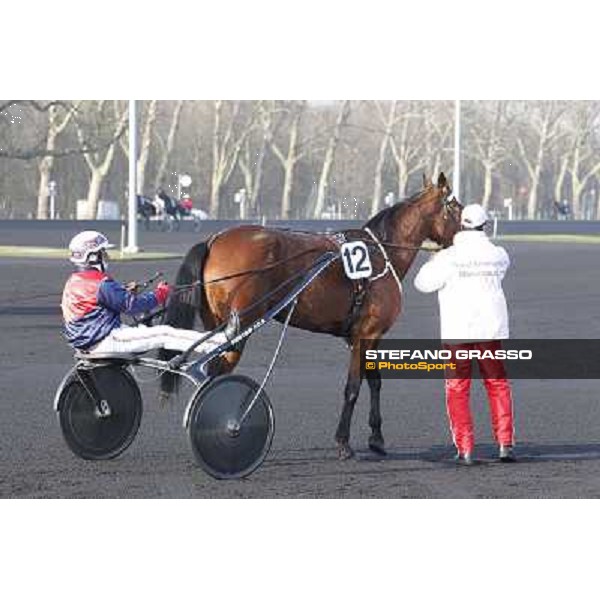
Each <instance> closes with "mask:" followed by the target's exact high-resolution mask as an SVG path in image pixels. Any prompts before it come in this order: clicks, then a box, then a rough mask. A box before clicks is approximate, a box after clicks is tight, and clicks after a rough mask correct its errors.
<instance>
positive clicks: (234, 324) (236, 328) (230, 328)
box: [223, 310, 240, 349]
mask: <svg viewBox="0 0 600 600" xmlns="http://www.w3.org/2000/svg"><path fill="white" fill-rule="evenodd" d="M223 333H224V334H225V337H226V338H227V339H228V340H229V341H231V340H233V339H234V338H236V337H237V336H238V335H239V334H240V317H239V315H238V314H237V311H235V310H233V311H231V313H230V314H229V318H228V319H227V326H226V327H225V329H224V330H223ZM234 348H235V349H237V344H235V345H234Z"/></svg>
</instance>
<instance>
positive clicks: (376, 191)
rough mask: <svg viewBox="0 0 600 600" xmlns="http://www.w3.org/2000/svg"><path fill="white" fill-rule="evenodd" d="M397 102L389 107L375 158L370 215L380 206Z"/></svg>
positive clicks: (376, 211)
mask: <svg viewBox="0 0 600 600" xmlns="http://www.w3.org/2000/svg"><path fill="white" fill-rule="evenodd" d="M397 106H398V101H397V100H394V101H393V102H392V105H391V106H390V112H389V114H388V118H387V121H386V124H385V131H384V134H383V138H382V139H381V144H380V145H379V157H378V158H377V164H376V165H375V181H374V185H373V198H372V200H371V215H374V214H376V213H378V212H379V207H380V206H381V196H382V195H383V194H382V190H381V188H382V185H383V182H382V180H383V167H384V165H385V157H386V154H387V148H388V144H389V143H390V135H391V134H392V126H393V125H394V121H395V119H396V108H397Z"/></svg>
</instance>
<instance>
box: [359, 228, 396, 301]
mask: <svg viewBox="0 0 600 600" xmlns="http://www.w3.org/2000/svg"><path fill="white" fill-rule="evenodd" d="M364 229H365V231H366V232H367V233H368V234H369V235H370V236H371V238H372V240H373V241H374V242H375V244H377V247H378V248H379V251H380V252H381V255H382V256H383V259H384V260H385V269H384V270H383V271H382V272H381V273H379V275H375V276H374V277H371V278H370V279H369V281H377V280H378V279H380V278H381V277H385V276H386V275H387V274H388V272H391V273H392V276H393V277H394V279H395V280H396V283H397V284H398V291H399V292H400V295H402V281H401V280H400V277H399V276H398V273H397V271H396V269H394V265H393V264H392V261H391V260H390V258H389V256H388V253H387V252H386V251H385V248H384V247H383V244H382V243H381V242H380V241H379V239H378V238H377V236H376V235H375V234H374V233H373V232H372V231H371V229H370V228H369V227H365V228H364Z"/></svg>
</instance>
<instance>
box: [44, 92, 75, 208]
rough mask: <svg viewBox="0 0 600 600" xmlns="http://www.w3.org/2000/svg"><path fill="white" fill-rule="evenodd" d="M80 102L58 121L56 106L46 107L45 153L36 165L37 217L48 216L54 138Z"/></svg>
mask: <svg viewBox="0 0 600 600" xmlns="http://www.w3.org/2000/svg"><path fill="white" fill-rule="evenodd" d="M80 104H81V102H76V103H75V104H73V105H72V106H71V108H70V109H69V111H68V112H67V114H66V115H65V116H64V118H63V120H62V121H61V122H60V123H57V122H56V119H57V116H58V106H51V107H50V108H49V109H48V133H47V137H46V152H47V155H46V156H44V157H43V158H42V159H41V160H40V162H39V165H38V171H39V174H40V182H39V186H38V200H37V218H38V219H47V218H48V217H49V210H48V209H49V207H48V184H49V183H50V178H51V175H52V168H53V167H54V156H53V153H54V151H55V150H56V139H57V138H58V136H59V135H60V134H61V133H62V131H63V130H64V129H65V127H66V126H67V125H68V123H69V121H70V120H71V118H72V117H73V115H74V114H75V112H76V110H77V108H78V107H79V105H80Z"/></svg>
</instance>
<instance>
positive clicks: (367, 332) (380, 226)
mask: <svg viewBox="0 0 600 600" xmlns="http://www.w3.org/2000/svg"><path fill="white" fill-rule="evenodd" d="M423 179H424V181H423V185H424V188H423V190H421V191H420V192H418V193H417V194H415V195H414V196H413V197H411V198H410V199H408V200H407V201H405V202H402V203H400V204H396V205H394V206H391V207H389V208H386V209H384V210H382V211H381V212H379V213H378V214H377V215H375V216H374V217H373V218H372V219H371V220H370V221H368V222H367V223H366V224H365V225H364V226H363V228H362V229H359V230H348V231H344V232H339V233H338V234H331V235H325V234H313V233H305V232H300V231H289V230H283V229H269V228H265V227H260V226H254V225H245V226H240V227H234V228H232V229H229V230H226V231H223V232H221V233H218V234H216V235H214V236H212V237H211V238H210V239H208V240H207V241H205V242H201V243H199V244H196V245H195V246H193V247H192V248H191V249H190V251H189V252H188V253H187V255H186V257H185V259H184V261H183V264H182V265H181V267H180V269H179V272H178V274H177V279H176V283H177V284H179V285H189V284H192V283H193V282H199V281H201V282H202V286H201V287H196V288H195V293H193V294H190V293H186V294H175V295H174V296H173V297H172V299H171V301H170V303H169V305H168V307H167V313H166V322H167V323H168V324H170V325H173V326H175V327H185V328H191V327H192V326H193V323H194V317H195V315H196V313H198V314H199V316H200V318H201V320H202V323H203V324H204V327H205V328H206V329H213V328H214V327H216V326H218V325H219V324H221V323H223V322H224V321H226V320H227V318H228V316H229V314H230V312H231V311H234V310H235V311H238V312H243V311H244V309H245V308H247V307H250V306H251V305H252V304H254V303H258V305H257V306H255V307H254V308H252V310H251V311H250V312H249V313H247V314H244V315H243V318H242V326H244V324H249V323H251V322H252V321H254V320H255V319H257V318H260V317H261V316H262V315H263V314H264V312H265V311H266V310H267V309H268V308H269V307H270V306H272V305H273V304H274V303H275V302H277V301H278V300H279V299H281V298H282V297H283V295H284V294H285V291H282V293H281V294H278V295H275V296H270V297H269V298H268V299H265V300H264V301H263V302H261V301H260V299H261V298H262V297H264V296H265V294H267V293H269V292H270V291H271V292H272V291H273V290H274V289H276V288H277V286H279V285H281V283H282V282H284V281H285V280H286V279H289V278H290V277H292V276H294V275H295V274H297V273H298V272H300V271H302V270H303V269H306V268H307V267H308V266H310V265H311V264H312V263H313V262H314V261H315V259H316V258H318V257H319V256H321V255H322V254H323V253H324V252H327V251H332V250H333V251H339V244H340V241H341V240H340V236H341V235H343V237H344V238H345V239H346V240H357V239H358V240H363V241H364V242H365V243H367V244H369V246H368V247H369V248H370V252H369V254H370V257H371V262H372V264H373V276H372V277H371V278H370V280H362V281H363V283H362V284H357V283H356V282H353V281H351V280H349V279H348V278H347V277H346V275H345V273H344V269H343V266H342V265H341V264H340V262H339V261H338V262H336V263H333V264H332V265H331V266H330V267H329V268H328V269H327V270H325V271H324V272H323V273H322V274H321V275H320V276H319V277H318V278H317V279H316V280H315V281H314V282H313V283H312V284H311V285H310V287H309V288H307V289H306V290H305V291H304V292H303V293H302V294H301V295H300V296H299V298H298V304H297V306H296V309H295V311H294V313H293V315H292V317H291V321H290V324H291V325H292V326H294V327H298V328H300V329H306V330H308V331H314V332H319V333H329V334H331V335H334V336H337V337H340V338H344V339H345V340H346V341H347V343H348V345H349V347H350V349H351V357H350V364H349V368H348V376H347V381H346V388H345V393H344V403H343V408H342V412H341V416H340V420H339V424H338V427H337V431H336V434H335V440H336V442H337V447H338V455H339V457H340V458H341V459H346V458H349V457H351V456H352V455H353V451H352V448H351V447H350V444H349V440H350V424H351V420H352V413H353V410H354V405H355V403H356V400H357V398H358V394H359V391H360V386H361V383H362V380H363V378H364V375H365V373H364V372H363V371H362V369H361V353H360V340H364V342H363V349H375V348H377V347H378V344H379V340H380V339H381V337H382V336H383V335H384V334H385V333H386V332H387V331H388V330H389V329H390V327H391V326H392V325H393V323H394V321H395V320H396V319H397V317H398V316H399V315H400V312H401V309H402V289H401V283H400V282H401V280H402V279H403V278H404V276H405V275H406V273H407V271H408V269H409V267H410V266H411V264H412V262H413V261H414V259H415V256H416V255H417V252H418V251H419V249H420V248H421V244H422V243H423V241H425V240H426V239H431V240H433V241H434V242H437V243H438V244H440V245H441V246H443V247H447V246H449V245H450V244H451V243H452V238H453V237H454V234H455V233H456V232H457V231H458V230H459V228H460V212H461V210H462V206H461V205H460V203H459V202H458V201H457V200H456V199H455V198H452V199H450V197H449V196H450V193H451V189H450V186H449V185H448V183H447V181H446V177H445V176H444V174H443V173H440V175H439V177H438V181H437V185H433V184H432V183H431V182H427V181H426V180H425V178H423ZM240 273H246V274H243V275H242V276H235V275H236V274H240ZM229 275H234V276H233V277H230V278H227V276H229ZM214 280H220V281H218V282H217V281H214ZM211 281H212V283H211ZM284 318H285V314H282V315H280V316H279V317H278V319H279V320H280V321H281V320H283V319H284ZM365 344H366V345H365ZM242 351H243V347H242V348H238V349H236V350H234V351H231V352H228V353H226V354H225V355H223V356H222V357H220V358H219V359H218V360H215V361H212V362H211V366H210V371H209V374H210V375H216V374H219V373H226V372H229V371H231V370H232V369H234V367H235V366H236V365H237V363H238V361H239V360H240V357H241V354H242ZM172 355H173V354H172V353H171V354H169V353H168V352H167V351H163V354H162V357H163V358H168V357H169V356H172ZM374 373H377V372H374ZM367 381H368V383H369V387H370V392H371V409H370V414H369V425H370V427H371V435H370V437H369V448H370V449H371V450H372V451H374V452H377V453H380V454H384V453H385V444H384V440H383V435H382V432H381V413H380V402H379V397H380V390H381V378H380V377H377V376H375V377H373V378H368V380H367ZM173 386H174V378H173V376H172V375H170V374H168V373H165V374H164V375H163V378H162V381H161V389H162V393H163V394H165V395H168V394H169V393H170V392H171V391H172V390H173Z"/></svg>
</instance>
